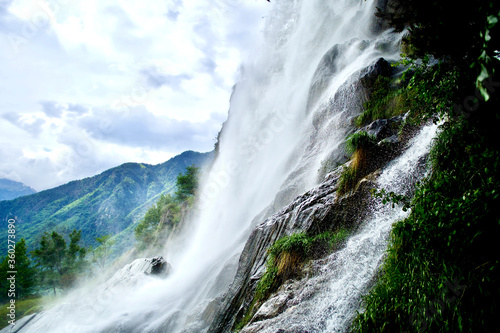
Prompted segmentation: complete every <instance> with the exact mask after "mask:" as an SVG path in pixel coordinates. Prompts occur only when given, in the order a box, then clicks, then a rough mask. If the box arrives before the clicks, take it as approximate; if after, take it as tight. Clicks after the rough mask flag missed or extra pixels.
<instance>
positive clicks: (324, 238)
mask: <svg viewBox="0 0 500 333" xmlns="http://www.w3.org/2000/svg"><path fill="white" fill-rule="evenodd" d="M348 235H349V230H347V229H338V230H336V231H327V232H324V233H322V234H319V235H315V236H308V235H307V234H306V233H294V234H292V235H290V236H284V237H281V238H280V239H278V240H277V241H276V242H275V243H274V244H273V245H272V246H271V247H269V249H268V250H267V254H268V257H267V262H266V271H265V272H264V274H263V275H262V277H261V278H260V280H259V282H258V284H257V287H256V290H255V296H254V298H253V300H252V303H251V304H250V306H249V308H248V309H247V311H246V313H245V315H244V316H243V318H242V319H241V320H240V321H239V322H238V323H237V324H236V325H235V331H239V330H241V329H242V328H243V327H244V326H245V325H247V324H248V322H249V321H250V320H251V319H252V317H253V315H254V314H255V311H256V309H258V306H256V305H257V304H261V303H262V302H264V301H265V300H266V299H267V298H268V297H269V295H270V294H271V293H272V292H274V291H276V290H277V289H278V288H279V286H281V285H282V284H283V282H285V281H286V280H288V279H290V278H294V277H297V276H299V275H300V272H301V270H302V267H303V266H304V264H305V263H306V262H307V261H308V260H310V259H315V258H319V257H322V256H323V255H325V254H328V253H331V252H332V251H334V250H336V249H337V248H339V247H340V246H341V245H342V243H343V242H344V241H345V239H346V238H347V236H348Z"/></svg>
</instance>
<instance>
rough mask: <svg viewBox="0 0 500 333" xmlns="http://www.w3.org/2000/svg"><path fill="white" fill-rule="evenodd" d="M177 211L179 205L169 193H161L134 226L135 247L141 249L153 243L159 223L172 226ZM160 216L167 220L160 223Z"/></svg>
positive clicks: (175, 221)
mask: <svg viewBox="0 0 500 333" xmlns="http://www.w3.org/2000/svg"><path fill="white" fill-rule="evenodd" d="M179 212H180V208H179V205H178V203H177V202H176V201H175V200H174V199H173V198H172V196H171V195H170V194H167V195H163V194H162V195H161V196H160V199H159V200H158V201H157V202H156V204H155V205H153V206H152V207H151V208H150V209H149V210H148V211H147V212H146V215H145V216H144V218H143V219H142V220H141V221H140V222H139V224H137V227H136V228H135V238H136V240H137V247H138V248H139V249H140V250H143V249H145V248H147V247H150V246H152V245H155V243H156V242H155V235H156V233H157V230H158V228H159V226H160V225H161V226H162V227H163V228H167V227H170V228H172V227H173V226H174V225H175V224H176V223H178V221H179V219H180V216H179ZM162 216H165V217H166V218H167V221H165V222H166V223H163V224H160V222H161V220H162Z"/></svg>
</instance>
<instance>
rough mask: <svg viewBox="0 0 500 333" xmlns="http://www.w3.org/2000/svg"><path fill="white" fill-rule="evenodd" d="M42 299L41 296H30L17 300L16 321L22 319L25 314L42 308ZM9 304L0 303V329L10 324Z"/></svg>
mask: <svg viewBox="0 0 500 333" xmlns="http://www.w3.org/2000/svg"><path fill="white" fill-rule="evenodd" d="M41 304H42V299H41V298H28V299H22V300H17V301H16V321H17V320H19V319H21V318H22V317H23V316H25V315H29V314H32V313H34V312H33V310H34V309H37V310H38V311H39V310H41ZM7 306H8V304H7V303H5V304H2V305H0V329H2V328H4V327H7V326H8V325H9V323H8V320H9V319H8V318H9V317H7V314H8V313H9V309H8V308H7Z"/></svg>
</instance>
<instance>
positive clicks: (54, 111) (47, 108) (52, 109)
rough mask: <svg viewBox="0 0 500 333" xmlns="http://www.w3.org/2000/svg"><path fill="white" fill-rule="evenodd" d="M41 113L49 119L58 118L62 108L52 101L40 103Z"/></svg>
mask: <svg viewBox="0 0 500 333" xmlns="http://www.w3.org/2000/svg"><path fill="white" fill-rule="evenodd" d="M40 105H41V106H42V111H43V113H45V114H46V115H47V116H49V117H55V118H60V117H61V115H62V113H63V111H64V108H63V107H62V106H61V105H59V104H58V103H56V102H54V101H41V102H40Z"/></svg>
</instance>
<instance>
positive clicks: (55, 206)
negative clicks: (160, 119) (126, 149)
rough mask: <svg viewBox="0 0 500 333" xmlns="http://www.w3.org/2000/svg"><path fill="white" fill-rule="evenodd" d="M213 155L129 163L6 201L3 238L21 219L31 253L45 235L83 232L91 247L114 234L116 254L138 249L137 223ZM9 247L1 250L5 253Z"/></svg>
mask: <svg viewBox="0 0 500 333" xmlns="http://www.w3.org/2000/svg"><path fill="white" fill-rule="evenodd" d="M212 160H213V153H212V152H210V153H198V152H194V151H186V152H184V153H182V154H180V155H178V156H175V157H173V158H171V159H170V160H168V161H167V162H164V163H161V164H157V165H149V164H143V163H125V164H122V165H120V166H118V167H115V168H112V169H109V170H106V171H104V172H103V173H101V174H99V175H96V176H93V177H89V178H85V179H82V180H76V181H72V182H69V183H67V184H64V185H61V186H59V187H56V188H53V189H49V190H45V191H41V192H38V193H34V194H31V195H27V196H23V197H19V198H16V199H14V200H9V201H0V218H1V220H0V236H1V237H2V239H7V231H8V228H7V221H8V219H10V218H15V219H16V228H15V230H16V240H17V241H19V240H20V239H21V238H24V239H25V240H26V243H27V246H28V250H33V249H35V248H36V247H37V245H38V243H39V241H40V237H41V235H43V233H44V232H51V231H52V230H55V231H57V232H59V233H62V234H68V233H69V232H71V230H73V229H78V230H81V231H82V241H83V245H85V246H89V245H90V246H94V245H96V241H95V238H96V237H101V236H103V235H108V234H109V235H112V236H113V238H114V240H115V245H114V251H113V252H114V253H122V252H123V251H126V250H127V249H130V248H131V247H132V246H133V244H134V228H135V224H136V223H137V222H138V221H139V220H140V219H141V218H142V217H143V216H144V214H145V212H146V211H147V209H148V208H149V207H150V206H151V205H152V204H154V203H155V202H156V201H157V199H158V198H159V196H160V195H161V194H167V193H172V192H173V191H174V190H175V182H176V179H177V176H178V175H179V173H183V172H184V171H185V169H186V167H187V166H190V165H196V166H203V165H205V164H207V163H209V162H211V161H212ZM6 249H7V246H3V247H2V248H1V249H0V254H2V255H3V254H5V251H6Z"/></svg>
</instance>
